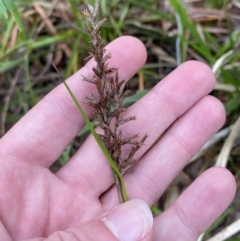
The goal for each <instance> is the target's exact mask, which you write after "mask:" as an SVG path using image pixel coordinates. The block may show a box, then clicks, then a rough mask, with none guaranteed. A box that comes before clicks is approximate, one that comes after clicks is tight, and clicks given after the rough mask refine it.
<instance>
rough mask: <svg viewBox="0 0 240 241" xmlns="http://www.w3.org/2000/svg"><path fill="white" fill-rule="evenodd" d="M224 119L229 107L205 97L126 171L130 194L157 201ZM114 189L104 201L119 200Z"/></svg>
mask: <svg viewBox="0 0 240 241" xmlns="http://www.w3.org/2000/svg"><path fill="white" fill-rule="evenodd" d="M224 120H225V111H224V108H223V106H222V104H221V103H220V102H219V100H217V99H215V98H214V97H211V96H206V97H204V98H202V99H201V100H200V101H199V102H198V103H197V104H195V105H194V106H193V107H192V109H190V110H189V111H188V112H187V113H185V114H184V115H183V116H182V117H180V118H179V119H178V120H177V121H176V122H175V123H174V124H173V125H172V126H171V127H170V128H169V129H168V130H167V131H166V132H165V133H164V135H163V137H162V138H161V139H160V140H159V142H158V143H156V145H155V146H154V147H153V148H152V149H151V150H150V151H149V152H147V153H146V155H144V156H143V158H142V159H141V160H140V163H139V164H138V165H136V168H134V170H133V172H130V173H127V174H126V175H125V179H124V180H125V183H126V186H127V190H128V193H129V196H130V197H131V198H142V199H143V200H144V201H145V202H147V203H148V204H149V205H152V204H153V203H154V202H156V200H158V199H159V197H160V196H161V195H162V193H163V192H164V191H165V190H166V188H167V187H168V186H169V184H170V183H171V182H172V181H173V180H174V178H175V177H176V176H177V174H178V173H179V172H180V171H181V170H182V169H183V167H184V166H185V165H186V164H187V163H188V162H189V161H190V160H191V158H192V157H193V156H194V155H195V154H196V153H197V152H198V150H199V149H200V148H201V147H202V146H203V145H204V144H205V143H206V141H207V140H209V139H210V137H211V136H212V135H213V134H214V133H215V132H216V131H217V130H218V129H219V128H220V127H221V126H222V125H223V123H224ZM114 192H115V190H114V188H112V190H111V191H110V192H108V193H107V194H106V195H104V196H103V197H102V199H101V200H102V202H103V203H104V204H107V205H109V203H111V202H109V199H112V203H111V205H114V204H115V203H117V198H116V195H113V193H114ZM108 207H109V206H108Z"/></svg>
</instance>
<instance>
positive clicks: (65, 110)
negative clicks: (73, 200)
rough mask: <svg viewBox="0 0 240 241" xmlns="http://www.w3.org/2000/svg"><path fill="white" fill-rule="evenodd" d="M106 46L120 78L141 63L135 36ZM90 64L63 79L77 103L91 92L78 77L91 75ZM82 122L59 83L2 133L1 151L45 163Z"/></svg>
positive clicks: (56, 154)
mask: <svg viewBox="0 0 240 241" xmlns="http://www.w3.org/2000/svg"><path fill="white" fill-rule="evenodd" d="M106 48H107V51H110V52H111V53H112V58H111V59H110V62H109V66H110V67H117V68H118V69H119V78H120V79H121V80H122V79H129V78H131V77H132V76H133V75H134V74H135V73H136V72H137V71H138V70H139V69H140V68H141V67H142V65H143V64H144V63H145V60H146V50H145V47H144V45H143V44H142V42H140V41H139V40H138V39H136V38H133V37H130V36H125V37H120V38H118V39H116V40H114V41H113V42H111V43H110V44H109V45H108V46H107V47H106ZM93 65H94V60H90V61H89V62H88V63H87V64H86V65H85V66H84V67H83V68H82V69H81V70H79V71H78V72H77V73H76V74H74V75H73V76H71V77H70V78H69V79H68V80H67V83H68V85H69V87H70V88H71V90H72V91H73V93H74V95H75V96H76V98H77V99H78V101H79V103H83V101H84V100H85V96H86V95H90V94H94V93H95V91H94V90H95V88H94V86H93V85H92V84H90V83H88V82H85V81H82V76H89V75H92V67H93ZM82 107H83V109H84V111H85V112H86V114H87V115H88V116H89V117H91V116H92V114H93V113H92V111H91V109H90V108H89V106H87V105H85V104H82ZM84 124H85V123H84V120H83V119H82V117H81V116H80V114H79V112H78V110H77V108H76V106H75V104H74V102H73V101H72V99H71V97H70V95H69V93H68V92H67V90H66V88H65V86H64V85H63V84H61V85H59V86H58V87H57V88H55V89H54V90H53V91H51V92H50V93H49V94H48V95H47V96H46V97H45V98H43V99H42V100H41V101H40V102H39V103H38V104H37V105H36V106H35V107H34V108H33V109H32V110H30V111H29V112H28V113H27V114H26V115H25V116H24V117H23V118H22V119H21V120H20V121H19V122H18V123H17V124H16V125H15V126H13V128H12V129H11V130H9V132H8V133H7V134H5V136H4V137H3V138H2V139H1V140H0V143H1V147H2V148H1V149H2V152H4V154H11V155H14V156H17V157H18V158H20V159H25V160H28V161H31V162H34V161H35V162H37V163H38V164H40V165H42V166H46V167H49V166H50V165H51V164H52V163H53V162H54V161H55V160H56V159H57V158H58V157H59V156H60V154H61V152H62V151H63V150H64V148H65V147H66V146H67V145H68V144H69V142H70V141H71V140H72V139H73V138H74V137H75V136H76V135H77V134H78V132H79V131H80V130H81V128H82V127H83V126H84Z"/></svg>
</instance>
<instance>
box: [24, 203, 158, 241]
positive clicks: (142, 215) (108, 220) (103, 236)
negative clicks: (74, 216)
mask: <svg viewBox="0 0 240 241" xmlns="http://www.w3.org/2000/svg"><path fill="white" fill-rule="evenodd" d="M152 226H153V217H152V213H151V211H150V209H149V207H148V206H147V205H146V204H145V203H144V202H143V201H141V200H131V201H129V202H126V203H124V204H121V205H119V206H118V207H116V208H114V209H113V210H111V211H110V212H108V213H106V214H103V215H101V217H100V218H99V219H95V220H94V221H90V222H88V223H85V224H83V225H80V226H79V227H75V228H71V229H69V230H67V231H66V232H64V231H60V232H55V233H53V234H52V235H51V236H50V237H48V238H46V239H43V238H36V239H31V240H28V241H50V240H54V241H58V240H59V241H69V240H76V241H93V240H94V241H106V240H108V241H140V240H142V241H150V240H152V235H151V230H152Z"/></svg>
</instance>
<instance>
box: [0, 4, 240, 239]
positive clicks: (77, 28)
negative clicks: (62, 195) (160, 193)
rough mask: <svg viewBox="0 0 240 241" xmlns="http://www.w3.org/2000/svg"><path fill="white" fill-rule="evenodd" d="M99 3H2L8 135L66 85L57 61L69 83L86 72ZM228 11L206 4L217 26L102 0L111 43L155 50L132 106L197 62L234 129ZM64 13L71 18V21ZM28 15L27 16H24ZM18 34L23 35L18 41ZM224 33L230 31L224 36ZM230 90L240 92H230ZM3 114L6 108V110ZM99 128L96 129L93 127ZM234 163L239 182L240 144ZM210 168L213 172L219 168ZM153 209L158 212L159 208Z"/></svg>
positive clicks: (234, 67) (1, 68)
mask: <svg viewBox="0 0 240 241" xmlns="http://www.w3.org/2000/svg"><path fill="white" fill-rule="evenodd" d="M94 2H95V1H90V0H89V1H87V0H85V1H80V0H68V1H66V6H65V8H64V9H63V10H61V9H60V8H58V7H57V6H55V8H54V6H53V5H52V4H53V1H47V0H43V1H31V0H25V1H23V0H15V1H14V4H15V5H16V7H14V5H13V1H10V0H4V1H3V0H0V12H1V13H2V14H1V15H0V31H1V35H0V36H1V37H0V84H1V86H0V94H1V97H2V99H3V100H4V101H3V103H2V105H1V107H0V109H1V112H3V111H5V112H6V113H5V114H6V118H1V119H0V121H1V122H2V125H3V126H4V130H2V132H3V131H7V130H8V129H9V128H11V126H12V125H13V124H14V123H15V122H16V121H17V120H19V119H20V118H21V117H22V116H23V115H24V114H25V113H26V112H27V111H28V110H29V109H30V108H32V106H34V105H35V104H36V103H37V102H38V101H39V100H40V99H41V98H42V97H43V96H44V95H45V94H46V93H48V92H49V91H50V90H51V89H52V88H54V86H57V85H58V84H59V83H60V79H59V77H57V75H56V73H55V71H54V69H53V68H52V66H51V61H58V62H57V67H58V69H59V70H60V72H61V74H62V76H63V77H64V79H66V78H67V77H69V76H70V75H71V74H73V73H75V72H76V71H77V70H78V69H79V68H81V67H82V66H83V65H84V63H85V61H84V59H85V58H86V57H87V55H88V53H87V48H86V46H87V45H88V42H89V37H88V36H87V35H86V32H85V28H84V25H83V22H84V21H83V16H82V14H81V10H82V9H83V6H84V4H89V3H90V4H93V3H94ZM159 2H161V3H162V5H160V4H159ZM164 2H165V3H166V2H167V4H168V5H171V6H172V11H169V12H167V9H163V7H164V5H163V3H164ZM32 3H38V4H39V5H40V7H41V8H42V9H43V11H44V12H45V13H46V14H48V13H49V12H50V11H52V9H53V13H54V14H52V15H51V16H50V17H49V19H50V21H51V22H52V24H53V26H54V28H55V30H56V34H51V33H50V31H49V30H48V28H47V27H46V25H44V26H43V28H42V30H41V31H40V32H39V33H38V32H37V29H38V27H39V26H40V25H41V24H43V20H42V18H41V17H40V16H39V14H38V13H37V12H34V11H35V9H34V7H33V6H32V5H31V4H32ZM226 4H227V1H225V0H224V1H223V0H221V1H219V0H207V1H205V5H204V7H205V8H206V9H209V8H213V9H214V10H219V11H221V13H224V18H223V19H217V17H218V15H216V16H215V17H216V18H215V19H211V20H207V18H206V19H205V21H199V20H198V19H196V18H195V19H194V15H190V14H189V12H188V10H189V6H185V5H182V4H181V3H180V1H177V0H169V1H157V0H145V1H135V0H125V1H119V0H113V1H107V0H102V1H101V4H100V9H101V14H100V15H101V17H103V16H107V17H108V19H109V21H108V22H106V24H105V25H104V27H103V29H102V36H103V38H104V39H105V41H106V42H110V41H112V40H113V39H115V38H117V37H118V36H121V35H133V36H136V37H138V38H139V39H141V40H142V41H143V42H144V44H145V45H146V47H147V51H148V60H147V63H146V65H145V66H144V67H143V69H142V70H141V73H142V74H143V77H144V90H139V86H138V81H139V77H138V75H136V76H135V77H134V78H133V80H132V81H131V84H130V87H131V89H132V92H133V95H132V96H129V97H128V98H127V99H126V105H131V104H133V103H135V102H136V101H137V100H139V99H140V98H141V97H142V96H143V95H144V94H145V93H147V92H148V91H149V90H150V89H151V88H152V87H153V86H154V85H155V84H156V83H158V82H159V81H160V80H161V79H162V78H163V77H164V76H166V75H167V74H168V73H169V72H171V71H172V70H173V69H175V68H176V67H177V65H179V64H181V63H182V62H184V61H187V60H190V59H195V60H199V61H202V62H205V63H206V64H208V65H209V66H210V67H212V68H213V70H214V72H215V74H216V77H217V82H218V83H220V84H221V86H222V88H221V89H220V88H219V87H218V86H216V88H215V89H214V91H213V92H212V93H211V94H212V95H214V96H216V97H217V98H219V99H220V100H221V101H222V102H223V103H224V106H225V108H226V112H227V121H226V123H225V126H224V127H228V126H230V125H231V124H234V123H235V121H236V120H237V118H238V116H239V113H240V101H239V99H240V98H239V91H240V80H239V76H240V63H239V58H240V50H239V47H238V45H239V38H240V30H239V27H238V26H239V22H238V20H237V19H235V18H234V15H233V13H232V10H231V9H228V8H227V5H226ZM195 8H196V7H195ZM7 10H9V11H7ZM17 10H18V11H17ZM30 10H31V11H32V13H31V12H30ZM28 11H29V12H28ZM61 11H63V13H64V14H65V15H66V16H67V17H66V18H65V17H64V16H63V13H62V12H61ZM235 11H237V13H236V14H240V10H239V9H238V8H236V9H235ZM26 13H28V17H24V16H25V15H26ZM24 14H25V15H24ZM16 24H17V25H16ZM219 26H220V27H219ZM16 28H18V29H19V30H20V31H21V32H20V34H18V36H17V38H16V39H15V37H14V36H15V35H14V33H15V32H16ZM220 30H224V31H223V32H217V31H220ZM156 50H157V51H156ZM158 51H164V58H163V56H162V52H158ZM159 53H160V54H159ZM58 54H59V55H58ZM57 56H58V58H57ZM59 56H60V57H59ZM172 60H174V61H172ZM18 71H21V78H20V77H19V78H18V81H17V82H16V83H15V82H14V81H13V80H14V77H16V76H17V72H18ZM51 76H54V77H51ZM11 86H13V91H12V94H11V98H10V99H9V101H8V103H6V101H5V100H6V93H8V91H9V89H10V88H11ZM229 86H230V87H231V88H233V91H229V90H228V87H229ZM4 107H7V110H5V108H4ZM1 116H3V115H1ZM93 124H94V125H95V124H96V123H95V122H94V121H93ZM88 132H89V129H88V128H86V127H85V129H84V130H83V131H82V132H81V133H80V134H79V136H78V137H77V138H80V139H81V140H83V139H84V138H86V134H87V133H88ZM2 134H3V133H2ZM223 142H224V140H223V141H221V142H218V143H217V144H216V145H215V146H214V147H212V148H211V149H209V150H208V152H209V153H210V156H211V157H212V159H214V157H215V156H216V155H217V154H218V153H219V151H220V150H221V147H222V145H223ZM76 143H77V141H76V140H75V141H73V142H72V143H71V144H70V145H69V146H68V147H67V148H66V150H65V151H64V152H63V154H62V156H61V157H60V158H59V160H58V161H57V162H56V163H55V166H57V167H58V168H59V167H61V166H62V165H64V163H65V162H67V161H68V160H69V158H70V157H71V156H72V155H73V154H74V152H75V151H76V149H77V146H78V144H76ZM229 160H231V161H230V162H229V163H228V166H227V167H228V168H229V169H230V170H231V171H232V172H233V173H234V174H235V176H236V179H237V181H239V180H240V178H239V175H240V173H239V172H238V171H237V167H239V165H238V161H239V160H240V150H239V148H237V146H236V145H233V148H232V151H231V153H230V157H229ZM198 162H201V159H198V160H197V161H196V163H198ZM210 163H211V165H214V162H210ZM194 165H195V164H191V165H190V166H188V167H187V168H186V171H188V172H191V170H192V169H191V168H192V166H194ZM209 166H210V164H206V165H202V169H203V170H201V171H204V169H206V168H208V167H209ZM236 202H237V200H235V201H234V202H233V204H232V206H231V207H230V208H229V209H228V211H227V212H226V213H225V214H224V215H223V216H221V217H220V219H219V220H217V222H216V223H215V224H214V225H213V226H212V227H211V228H210V229H209V230H208V231H207V233H206V234H205V237H206V238H205V239H207V237H210V236H211V234H212V233H214V232H215V231H216V230H217V229H218V227H219V226H223V225H224V220H226V219H232V220H233V216H234V215H233V213H234V211H233V212H229V210H234V207H235V206H234V205H236ZM154 210H155V212H156V213H157V211H156V206H154ZM232 240H234V239H232Z"/></svg>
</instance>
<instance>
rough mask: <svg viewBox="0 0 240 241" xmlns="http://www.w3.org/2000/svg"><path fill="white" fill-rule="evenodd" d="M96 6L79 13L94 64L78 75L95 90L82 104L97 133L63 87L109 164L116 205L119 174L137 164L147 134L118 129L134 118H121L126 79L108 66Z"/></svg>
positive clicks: (121, 188) (122, 197)
mask: <svg viewBox="0 0 240 241" xmlns="http://www.w3.org/2000/svg"><path fill="white" fill-rule="evenodd" d="M98 7H99V5H98V4H97V5H96V7H95V8H94V7H92V6H90V5H88V6H87V7H86V8H85V10H84V11H83V15H84V16H85V17H86V19H87V20H88V23H89V24H86V30H87V32H88V34H89V35H90V38H91V41H90V44H91V46H90V47H89V53H90V56H89V57H90V58H93V59H94V60H95V61H96V65H95V67H93V69H92V70H93V73H92V75H91V76H82V78H83V80H84V81H87V82H88V83H90V84H93V85H94V86H95V88H96V90H97V96H93V95H89V96H87V97H86V103H87V104H89V105H90V106H91V107H92V109H93V110H94V116H95V119H96V120H97V121H98V125H99V127H100V128H101V129H102V133H101V134H98V133H96V132H95V130H94V128H93V126H92V124H91V122H90V121H89V119H88V117H87V116H86V114H85V113H84V111H83V109H82V107H81V105H80V104H79V103H78V101H77V99H76V98H75V96H74V95H73V93H72V91H71V89H70V88H69V87H68V85H67V83H66V82H65V81H64V84H65V86H66V88H67V90H68V91H69V93H70V95H71V97H72V98H73V100H74V102H75V104H76V106H77V108H78V110H79V112H80V113H81V115H82V117H83V118H84V120H85V121H86V123H87V125H88V127H89V129H90V131H91V133H92V134H93V136H94V138H95V140H96V141H97V143H98V145H99V146H100V148H101V149H102V151H103V153H104V154H105V156H106V158H107V160H108V162H109V164H110V165H111V168H112V172H113V177H114V181H115V184H116V187H117V192H118V198H119V202H124V201H127V199H128V198H127V192H126V189H125V185H124V181H123V178H122V175H123V174H124V173H125V172H127V171H128V170H130V169H131V168H132V167H133V166H134V165H135V164H136V163H137V162H138V160H136V159H135V158H134V155H135V153H136V152H137V151H138V150H139V148H141V147H142V145H143V144H144V141H145V140H146V138H147V135H146V134H145V135H144V136H143V137H142V138H141V139H140V138H139V136H138V134H134V135H132V136H127V137H126V136H125V134H124V133H123V130H122V129H121V126H122V125H124V124H125V123H127V122H129V121H133V120H135V119H136V116H127V117H126V116H124V112H126V110H127V108H125V107H124V106H123V101H124V99H125V97H126V96H127V95H128V94H129V92H130V91H129V90H128V88H127V84H128V80H119V77H118V68H117V67H114V68H110V67H108V61H109V59H110V58H111V53H110V52H107V50H106V48H105V43H104V42H103V40H102V38H101V35H100V27H101V26H102V24H103V23H104V22H105V21H106V20H107V19H106V18H104V19H102V20H101V21H99V22H98V21H97V13H98ZM125 145H130V146H131V148H130V151H129V153H128V154H127V156H126V157H123V146H125Z"/></svg>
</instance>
